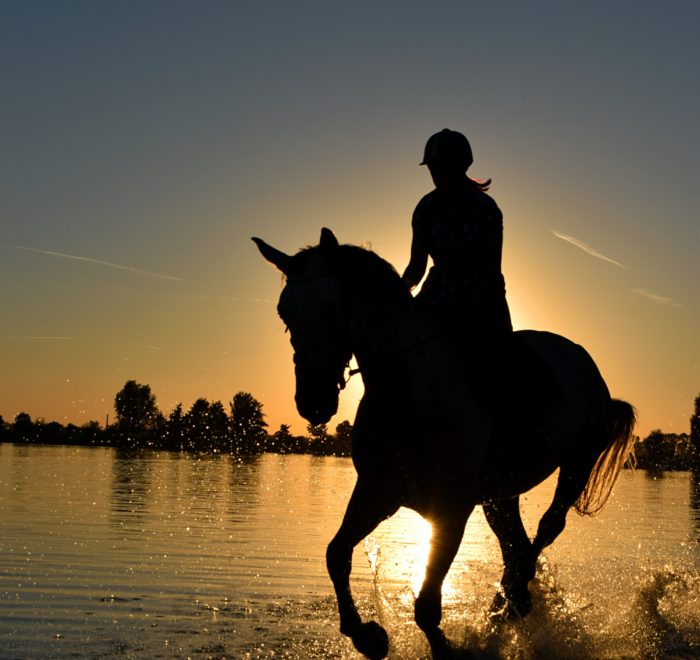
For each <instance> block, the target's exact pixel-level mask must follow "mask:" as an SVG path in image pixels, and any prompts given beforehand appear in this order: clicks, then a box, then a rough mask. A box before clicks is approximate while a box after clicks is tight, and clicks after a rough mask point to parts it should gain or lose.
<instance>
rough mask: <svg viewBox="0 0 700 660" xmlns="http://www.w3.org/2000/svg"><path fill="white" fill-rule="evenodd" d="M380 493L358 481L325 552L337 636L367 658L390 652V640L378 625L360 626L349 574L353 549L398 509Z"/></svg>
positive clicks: (360, 621) (379, 656)
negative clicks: (335, 604)
mask: <svg viewBox="0 0 700 660" xmlns="http://www.w3.org/2000/svg"><path fill="white" fill-rule="evenodd" d="M377 486H378V485H377ZM381 491H382V489H381V488H379V487H376V488H373V487H372V485H371V484H368V483H367V482H363V481H361V480H358V482H357V484H356V485H355V489H354V490H353V493H352V496H351V497H350V501H349V502H348V506H347V509H346V511H345V517H344V518H343V522H342V524H341V526H340V529H339V530H338V533H337V534H336V535H335V536H334V537H333V540H332V541H331V542H330V543H329V544H328V550H327V551H326V565H327V567H328V573H329V575H330V577H331V580H332V582H333V587H334V589H335V595H336V598H337V599H338V611H339V613H340V632H341V633H343V634H344V635H347V636H348V637H350V638H351V639H352V642H353V644H354V645H355V648H356V649H357V650H358V651H359V652H360V653H362V654H364V655H366V656H367V657H368V658H383V657H385V656H386V655H387V653H388V652H389V639H388V637H387V634H386V631H385V630H384V628H382V627H381V626H380V625H379V624H378V623H376V622H374V621H368V622H367V623H364V624H363V623H362V619H361V617H360V614H359V612H358V611H357V607H356V606H355V601H354V600H353V597H352V593H351V591H350V571H351V570H352V551H353V548H354V547H355V546H356V545H357V544H358V543H359V542H360V541H362V539H364V538H365V536H367V535H368V534H370V533H371V532H372V530H374V529H375V528H376V526H377V525H378V524H379V523H380V522H382V520H384V519H386V518H388V517H389V516H392V515H393V514H394V513H396V511H397V509H398V504H396V503H394V502H390V501H389V499H388V498H385V497H383V496H382V492H381Z"/></svg>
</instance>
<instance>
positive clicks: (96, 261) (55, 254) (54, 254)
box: [9, 245, 183, 282]
mask: <svg viewBox="0 0 700 660" xmlns="http://www.w3.org/2000/svg"><path fill="white" fill-rule="evenodd" d="M9 247H11V248H14V249H15V250H25V251H27V252H36V253H37V254H47V255H49V256H50V257H59V258H60V259H72V260H74V261H86V262H88V263H91V264H99V265H100V266H107V267H108V268H117V269H119V270H126V271H128V272H130V273H136V274H137V275H148V276H149V277H157V278H159V279H161V280H174V281H177V282H182V281H183V279H182V278H181V277H175V276H173V275H162V274H161V273H154V272H152V271H150V270H143V269H141V268H132V267H131V266H122V265H121V264H113V263H111V262H109V261H102V260H101V259H92V258H91V257H79V256H76V255H74V254H64V253H63V252H54V251H53V250H38V249H36V248H31V247H26V246H24V245H10V246H9Z"/></svg>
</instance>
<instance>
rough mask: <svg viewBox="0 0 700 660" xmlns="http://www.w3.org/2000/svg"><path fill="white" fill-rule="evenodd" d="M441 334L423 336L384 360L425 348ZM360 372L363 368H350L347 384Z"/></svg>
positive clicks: (387, 360)
mask: <svg viewBox="0 0 700 660" xmlns="http://www.w3.org/2000/svg"><path fill="white" fill-rule="evenodd" d="M439 336H440V333H439V332H434V333H433V334H432V335H428V336H427V337H423V338H422V339H419V340H418V341H416V342H414V343H412V344H409V345H408V346H405V347H404V348H402V349H401V350H400V351H396V352H395V353H391V354H389V355H387V356H386V357H385V358H384V359H383V360H382V361H384V362H389V361H391V360H395V359H397V358H400V357H401V356H403V355H407V354H408V353H412V352H413V351H417V350H418V349H420V348H423V346H427V345H428V344H430V343H432V342H433V341H435V340H436V339H437V338H438V337H439ZM348 366H350V363H349V362H348ZM359 373H362V369H360V368H359V367H357V368H356V369H350V370H349V371H348V377H347V379H346V380H345V384H347V383H348V382H349V381H350V379H351V378H352V377H353V376H355V375H357V374H359Z"/></svg>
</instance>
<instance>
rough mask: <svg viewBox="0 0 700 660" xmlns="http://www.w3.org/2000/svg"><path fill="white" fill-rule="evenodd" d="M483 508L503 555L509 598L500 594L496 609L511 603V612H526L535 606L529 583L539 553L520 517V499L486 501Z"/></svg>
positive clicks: (516, 614)
mask: <svg viewBox="0 0 700 660" xmlns="http://www.w3.org/2000/svg"><path fill="white" fill-rule="evenodd" d="M483 508H484V515H485V516H486V520H487V522H488V523H489V525H490V527H491V529H492V530H493V532H494V534H496V537H497V538H498V542H499V544H500V546H501V554H502V555H503V567H504V568H503V577H502V578H501V586H502V587H503V593H504V594H505V600H504V598H503V596H502V595H501V594H500V593H498V594H496V598H495V599H494V602H493V609H494V610H502V609H503V608H504V607H505V606H507V608H508V614H509V615H510V616H525V615H526V614H528V613H529V612H530V610H531V609H532V598H531V596H530V591H529V589H528V587H527V585H528V582H530V580H532V578H533V577H535V562H536V559H537V555H535V554H534V552H533V549H532V543H530V539H529V538H528V536H527V532H526V531H525V527H524V526H523V521H522V518H521V517H520V500H519V498H518V497H514V498H511V499H507V500H495V501H491V502H485V503H484V505H483Z"/></svg>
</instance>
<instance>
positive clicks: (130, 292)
mask: <svg viewBox="0 0 700 660" xmlns="http://www.w3.org/2000/svg"><path fill="white" fill-rule="evenodd" d="M79 291H85V292H87V293H116V294H120V295H139V296H143V295H148V296H168V297H170V298H191V299H194V300H214V301H221V302H250V303H268V304H270V303H272V304H276V303H277V301H276V300H272V299H270V298H238V297H232V296H213V295H206V294H200V293H173V292H172V291H133V290H128V289H94V288H89V289H88V288H86V289H79Z"/></svg>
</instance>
